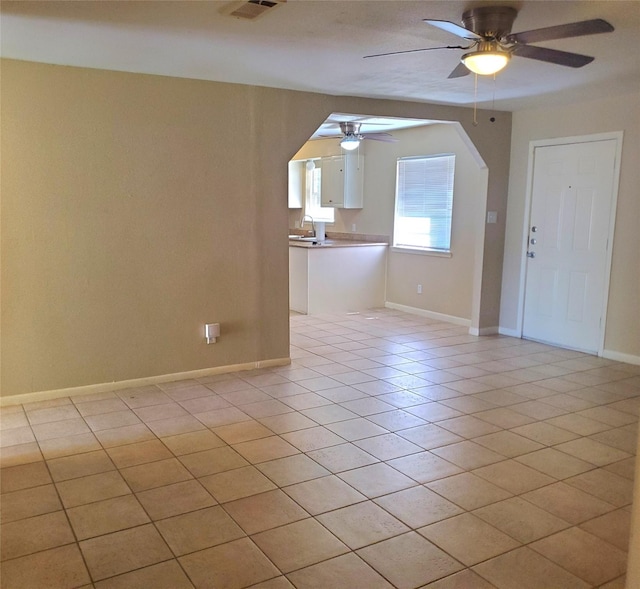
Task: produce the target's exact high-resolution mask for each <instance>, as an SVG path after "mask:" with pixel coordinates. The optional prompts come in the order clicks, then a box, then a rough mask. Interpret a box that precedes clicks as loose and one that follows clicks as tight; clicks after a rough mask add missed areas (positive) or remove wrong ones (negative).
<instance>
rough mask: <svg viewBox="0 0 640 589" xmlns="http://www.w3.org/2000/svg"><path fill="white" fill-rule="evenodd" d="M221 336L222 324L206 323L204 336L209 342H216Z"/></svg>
mask: <svg viewBox="0 0 640 589" xmlns="http://www.w3.org/2000/svg"><path fill="white" fill-rule="evenodd" d="M219 337H220V324H219V323H205V325H204V338H205V340H206V341H207V343H208V344H215V343H216V339H217V338H219Z"/></svg>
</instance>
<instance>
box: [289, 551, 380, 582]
mask: <svg viewBox="0 0 640 589" xmlns="http://www.w3.org/2000/svg"><path fill="white" fill-rule="evenodd" d="M289 577H290V579H291V580H292V581H293V582H294V583H295V586H296V587H297V588H298V589H327V588H329V587H348V588H349V589H392V585H390V584H389V583H388V582H387V581H386V580H385V579H383V578H382V577H381V576H380V575H379V574H378V573H377V572H376V571H375V570H373V569H372V568H371V567H370V566H369V565H368V564H367V563H366V562H364V561H363V560H362V559H361V558H360V557H358V556H357V555H355V554H353V553H351V554H344V555H342V556H338V557H336V558H332V559H330V560H326V561H324V562H321V563H318V564H315V565H312V566H310V567H307V568H304V569H301V570H299V571H296V572H294V573H291V574H290V575H289Z"/></svg>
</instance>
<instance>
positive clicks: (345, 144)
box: [340, 136, 360, 151]
mask: <svg viewBox="0 0 640 589" xmlns="http://www.w3.org/2000/svg"><path fill="white" fill-rule="evenodd" d="M358 145H360V139H358V138H357V137H353V136H347V137H345V138H344V139H342V141H340V147H342V149H346V150H347V151H353V150H354V149H357V148H358Z"/></svg>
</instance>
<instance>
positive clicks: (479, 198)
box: [290, 124, 487, 321]
mask: <svg viewBox="0 0 640 589" xmlns="http://www.w3.org/2000/svg"><path fill="white" fill-rule="evenodd" d="M393 135H394V137H396V138H397V139H399V142H398V143H384V142H379V141H367V140H365V141H363V143H362V147H361V153H364V155H365V165H364V174H365V180H364V192H365V196H364V207H363V208H362V209H355V210H349V209H336V216H335V223H334V224H333V225H328V226H327V230H328V231H338V232H350V231H351V228H352V225H353V224H355V225H356V232H357V233H367V234H375V235H385V236H389V238H391V236H392V234H393V214H394V204H395V176H396V161H397V159H398V158H399V157H406V156H413V155H435V154H439V153H455V154H456V170H455V183H454V205H453V206H454V209H453V220H452V235H451V242H452V255H451V257H440V256H431V255H417V254H409V253H398V252H393V251H391V252H390V253H389V261H388V274H387V301H388V302H391V303H395V304H398V305H404V306H409V307H413V308H417V309H420V310H426V311H431V312H434V313H439V314H444V315H448V316H452V317H456V318H462V319H465V320H467V321H470V320H471V314H472V297H473V288H474V269H475V266H476V262H477V260H476V250H477V249H478V248H480V249H482V238H483V236H484V233H483V231H482V229H483V219H484V210H485V203H486V198H487V170H486V168H485V167H483V166H482V165H481V159H480V158H479V156H478V155H477V152H475V150H472V149H470V148H469V145H468V143H467V141H466V140H465V138H464V137H463V135H461V134H460V132H459V130H458V128H457V126H455V125H451V124H435V125H428V126H425V127H419V128H415V129H407V130H402V131H394V132H393ZM339 152H340V147H339V144H338V141H337V139H325V140H318V141H310V142H308V143H307V144H306V145H305V146H304V147H303V148H302V149H301V150H300V151H299V152H298V153H297V154H296V156H295V159H305V158H311V157H321V156H326V155H335V154H338V153H339ZM300 213H301V211H300V210H298V209H296V210H295V211H293V212H291V213H290V222H291V227H293V223H294V222H295V221H298V220H299V219H300V216H301V215H300ZM478 237H480V241H479V242H478ZM480 258H481V256H480ZM480 262H481V260H480ZM418 284H421V285H422V287H423V292H422V294H420V295H419V294H417V292H416V291H417V288H416V287H417V285H418Z"/></svg>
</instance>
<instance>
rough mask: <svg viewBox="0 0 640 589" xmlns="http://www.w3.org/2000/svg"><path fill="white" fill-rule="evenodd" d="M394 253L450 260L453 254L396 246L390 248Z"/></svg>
mask: <svg viewBox="0 0 640 589" xmlns="http://www.w3.org/2000/svg"><path fill="white" fill-rule="evenodd" d="M390 250H391V251H392V252H393V253H396V254H412V255H417V256H434V257H436V258H450V257H451V252H450V251H448V252H443V251H441V250H429V249H422V248H413V247H399V246H397V245H394V246H392V247H391V248H390Z"/></svg>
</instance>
